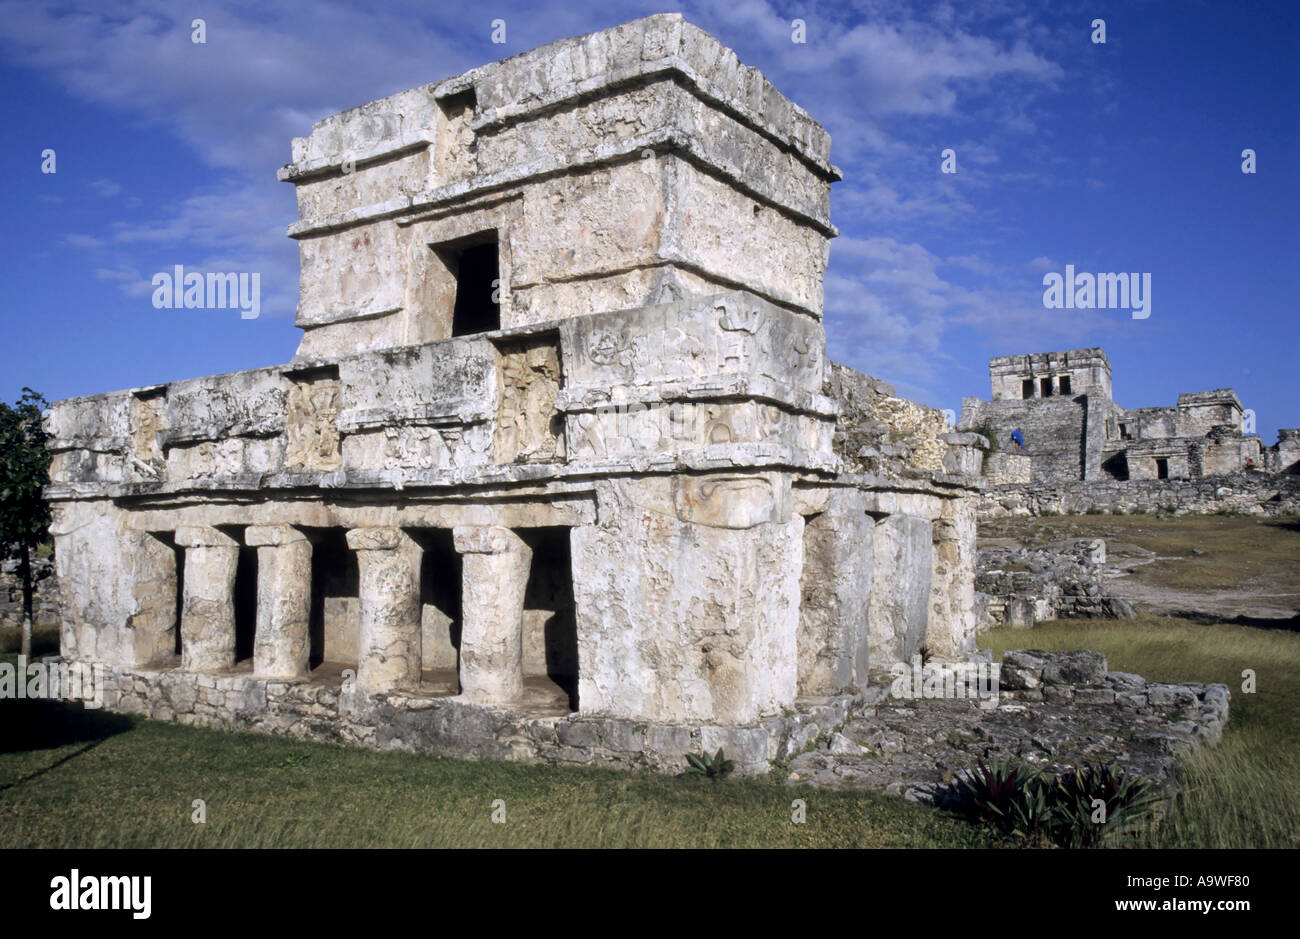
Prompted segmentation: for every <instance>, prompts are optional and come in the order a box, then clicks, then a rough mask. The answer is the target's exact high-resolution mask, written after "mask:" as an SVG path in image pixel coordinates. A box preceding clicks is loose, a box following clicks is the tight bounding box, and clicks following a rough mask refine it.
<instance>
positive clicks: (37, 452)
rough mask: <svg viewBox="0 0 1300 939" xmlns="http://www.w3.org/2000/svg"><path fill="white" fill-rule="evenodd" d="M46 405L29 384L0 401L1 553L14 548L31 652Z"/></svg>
mask: <svg viewBox="0 0 1300 939" xmlns="http://www.w3.org/2000/svg"><path fill="white" fill-rule="evenodd" d="M47 407H49V402H47V401H46V400H45V399H44V398H43V397H41V395H39V394H37V393H36V392H35V391H32V389H30V388H24V389H23V396H22V397H21V398H19V399H18V401H17V403H15V404H14V405H12V406H10V405H8V404H5V403H4V402H3V401H0V553H3V554H8V553H9V552H10V551H11V550H13V549H14V548H17V550H18V560H19V568H18V571H19V576H20V577H21V578H22V582H23V641H22V654H23V655H25V656H31V654H32V549H33V548H35V547H36V546H37V545H38V544H40V543H41V542H42V541H44V540H45V537H46V530H47V529H48V528H49V525H50V507H49V506H48V505H47V504H46V502H45V499H43V498H42V497H41V490H42V489H43V488H44V487H45V484H46V483H47V482H49V471H50V456H49V454H48V453H47V452H46V450H45V431H44V429H43V428H42V427H41V411H43V410H44V409H45V408H47Z"/></svg>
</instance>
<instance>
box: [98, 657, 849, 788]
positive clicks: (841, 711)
mask: <svg viewBox="0 0 1300 939" xmlns="http://www.w3.org/2000/svg"><path fill="white" fill-rule="evenodd" d="M102 687H103V706H104V708H105V709H106V710H109V711H114V712H117V713H122V714H139V715H143V716H146V717H150V718H154V719H156V720H167V721H175V722H176V723H179V724H188V725H192V726H198V727H211V728H216V729H221V730H245V731H253V732H257V733H270V734H285V735H288V736H291V737H297V738H300V739H306V740H317V741H323V742H335V743H348V744H354V745H358V746H364V747H369V748H371V749H375V750H417V751H428V752H431V753H437V754H440V755H443V756H451V757H460V758H469V759H483V760H504V761H512V762H527V763H570V764H585V765H595V766H606V767H614V768H620V769H649V770H653V771H655V772H660V773H680V772H682V771H684V770H685V769H686V768H687V764H686V754H688V753H700V752H701V751H707V752H708V753H710V754H712V753H715V752H716V751H717V750H718V749H719V748H721V749H722V750H723V751H724V752H725V753H726V756H727V758H728V759H730V760H734V761H735V763H736V772H737V773H739V774H741V775H761V774H763V773H766V772H768V771H769V770H770V768H771V762H770V761H773V760H786V759H789V758H790V757H792V756H793V755H794V754H797V753H799V752H801V751H803V750H804V749H805V748H807V747H808V745H809V744H810V743H812V742H813V741H815V740H817V739H818V738H819V737H821V736H823V735H825V734H827V733H829V732H830V731H832V730H833V729H834V728H836V727H838V726H840V725H842V724H843V723H844V721H845V720H847V718H848V716H849V713H850V712H851V711H852V709H853V708H854V707H855V706H858V705H860V704H861V702H862V698H861V696H858V695H839V696H835V697H826V698H816V699H807V700H801V701H800V704H799V706H798V707H797V708H796V709H795V710H794V711H793V712H789V713H786V714H782V715H778V716H775V717H770V718H766V719H764V720H761V721H759V722H757V723H755V724H752V725H748V726H712V725H704V724H658V723H647V722H644V721H628V720H620V719H613V718H602V717H597V716H585V715H579V714H576V713H575V714H569V715H564V716H551V717H537V716H533V715H529V714H527V713H523V712H519V711H514V710H511V709H508V708H501V707H493V706H489V705H478V704H472V703H469V702H467V701H465V700H464V699H463V698H461V697H459V696H457V697H448V696H433V695H423V694H413V693H389V694H378V695H369V696H367V695H364V694H362V693H360V692H358V691H357V690H356V689H355V687H354V683H353V681H352V680H350V679H349V680H347V681H342V680H337V679H336V680H307V681H275V680H267V679H260V678H254V677H253V676H252V675H240V674H205V673H196V672H186V671H181V670H180V669H167V670H149V669H125V668H120V667H115V666H107V667H105V668H104V671H103V677H102Z"/></svg>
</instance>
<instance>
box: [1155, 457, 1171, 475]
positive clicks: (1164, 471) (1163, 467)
mask: <svg viewBox="0 0 1300 939" xmlns="http://www.w3.org/2000/svg"><path fill="white" fill-rule="evenodd" d="M1168 478H1169V461H1168V460H1156V479H1168Z"/></svg>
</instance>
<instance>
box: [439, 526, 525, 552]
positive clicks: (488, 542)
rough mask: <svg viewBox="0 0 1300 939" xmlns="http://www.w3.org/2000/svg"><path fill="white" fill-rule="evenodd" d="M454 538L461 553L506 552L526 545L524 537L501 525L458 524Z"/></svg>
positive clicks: (517, 549) (520, 548) (454, 530)
mask: <svg viewBox="0 0 1300 939" xmlns="http://www.w3.org/2000/svg"><path fill="white" fill-rule="evenodd" d="M452 538H453V539H454V542H455V545H456V550H457V551H458V552H460V553H461V554H505V553H506V552H508V551H519V550H522V549H523V548H524V547H526V545H525V544H524V542H523V539H522V538H520V537H519V536H518V535H517V534H515V533H514V532H513V531H511V530H510V529H509V528H503V527H501V526H499V525H462V526H457V527H456V528H454V529H452Z"/></svg>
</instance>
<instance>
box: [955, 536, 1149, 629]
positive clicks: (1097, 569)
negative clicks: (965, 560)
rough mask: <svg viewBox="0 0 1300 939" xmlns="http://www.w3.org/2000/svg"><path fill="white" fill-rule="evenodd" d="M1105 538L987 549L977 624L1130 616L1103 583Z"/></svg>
mask: <svg viewBox="0 0 1300 939" xmlns="http://www.w3.org/2000/svg"><path fill="white" fill-rule="evenodd" d="M1105 564H1106V542H1104V541H1102V540H1101V539H1093V540H1088V541H1076V542H1075V543H1074V545H1073V546H1072V547H1070V548H1067V549H1053V548H1038V549H1034V550H1030V549H1028V548H985V549H983V550H981V551H980V552H979V567H978V568H977V571H976V575H975V591H976V593H975V600H976V628H977V629H988V628H990V627H993V626H1010V627H1012V628H1013V629H1029V628H1031V627H1032V626H1033V625H1034V624H1035V623H1038V622H1041V621H1043V620H1053V619H1080V618H1083V619H1086V618H1091V617H1107V618H1111V619H1132V618H1133V616H1134V612H1133V607H1132V605H1131V604H1130V603H1129V602H1128V601H1127V600H1124V599H1122V598H1120V597H1112V596H1110V594H1109V591H1108V590H1107V588H1106V568H1105Z"/></svg>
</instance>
